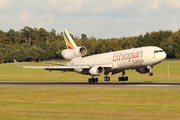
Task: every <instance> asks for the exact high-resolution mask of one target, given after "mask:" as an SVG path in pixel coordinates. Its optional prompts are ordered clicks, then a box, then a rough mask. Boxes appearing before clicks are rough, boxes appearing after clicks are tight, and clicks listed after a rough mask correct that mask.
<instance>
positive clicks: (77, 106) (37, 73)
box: [0, 61, 180, 120]
mask: <svg viewBox="0 0 180 120" xmlns="http://www.w3.org/2000/svg"><path fill="white" fill-rule="evenodd" d="M168 64H169V71H170V72H169V73H170V74H169V77H168V70H167V68H168V67H167V66H168ZM21 65H46V64H43V63H21ZM153 73H154V76H153V77H149V76H148V75H147V74H145V75H142V74H139V73H137V72H136V71H134V70H133V71H132V70H128V71H126V75H127V76H129V82H180V75H179V73H180V61H170V62H169V61H164V62H162V63H160V64H158V65H157V66H155V67H154V69H153ZM119 76H121V74H117V75H114V76H112V77H111V82H117V78H118V77H119ZM88 78H89V76H84V75H80V74H77V73H72V72H67V73H62V72H48V71H45V70H43V69H23V68H20V67H16V66H15V64H1V65H0V81H1V82H3V81H24V82H26V81H28V82H29V81H38V82H41V81H42V82H48V81H49V82H53V81H54V82H61V81H68V82H75V81H76V82H78V81H79V82H86V81H87V79H88ZM99 80H100V82H103V76H101V77H99ZM0 119H2V120H27V119H36V120H40V119H45V120H46V119H47V120H49V119H51V120H56V119H57V120H58V119H75V120H76V119H77V120H79V119H80V120H84V119H96V120H99V119H101V120H102V119H107V120H114V119H120V120H126V119H127V120H150V119H151V120H152V119H153V120H154V119H155V120H164V119H166V120H169V119H172V120H178V119H180V89H150V88H146V89H141V88H138V89H135V88H51V87H50V88H49V87H48V88H46V87H17V88H16V87H0Z"/></svg>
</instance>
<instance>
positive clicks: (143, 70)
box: [136, 67, 149, 74]
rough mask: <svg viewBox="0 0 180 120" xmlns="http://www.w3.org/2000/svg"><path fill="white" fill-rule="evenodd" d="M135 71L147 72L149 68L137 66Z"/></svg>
mask: <svg viewBox="0 0 180 120" xmlns="http://www.w3.org/2000/svg"><path fill="white" fill-rule="evenodd" d="M136 71H137V72H139V73H141V74H145V73H148V72H149V68H147V67H144V68H137V69H136Z"/></svg>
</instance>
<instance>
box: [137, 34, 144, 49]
mask: <svg viewBox="0 0 180 120" xmlns="http://www.w3.org/2000/svg"><path fill="white" fill-rule="evenodd" d="M137 46H138V47H142V46H145V42H144V38H143V36H142V35H140V36H139V39H138V41H137Z"/></svg>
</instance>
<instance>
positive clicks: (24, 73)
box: [0, 61, 180, 82]
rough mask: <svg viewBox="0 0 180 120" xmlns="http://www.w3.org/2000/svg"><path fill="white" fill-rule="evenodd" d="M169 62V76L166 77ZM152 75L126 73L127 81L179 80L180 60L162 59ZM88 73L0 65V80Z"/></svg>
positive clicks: (75, 78) (74, 78)
mask: <svg viewBox="0 0 180 120" xmlns="http://www.w3.org/2000/svg"><path fill="white" fill-rule="evenodd" d="M20 64H21V65H27V66H28V65H34V66H36V65H49V64H44V63H20ZM168 64H169V77H168ZM153 73H154V76H152V77H149V76H148V74H140V73H138V72H136V71H135V70H127V71H126V75H127V76H128V77H129V82H180V61H163V62H162V63H160V64H158V65H156V66H154V68H153ZM121 75H122V73H119V74H116V75H113V76H111V75H110V74H109V76H110V77H111V82H117V81H118V80H117V78H118V77H119V76H121ZM89 77H90V76H88V75H81V74H78V73H75V72H66V73H62V72H61V71H52V72H49V71H45V70H44V69H24V68H21V67H16V66H15V64H13V63H11V64H1V65H0V81H38V82H41V81H43V82H47V81H51V82H62V81H66V82H87V80H88V78H89ZM98 78H99V81H100V82H103V81H104V75H102V76H99V77H98Z"/></svg>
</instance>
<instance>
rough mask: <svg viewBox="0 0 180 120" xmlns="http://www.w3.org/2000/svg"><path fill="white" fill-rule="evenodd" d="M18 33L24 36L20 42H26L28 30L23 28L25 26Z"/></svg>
mask: <svg viewBox="0 0 180 120" xmlns="http://www.w3.org/2000/svg"><path fill="white" fill-rule="evenodd" d="M20 34H21V36H22V37H24V39H22V43H25V44H26V41H27V36H28V31H27V30H26V29H25V27H24V28H23V29H21V30H20Z"/></svg>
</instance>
